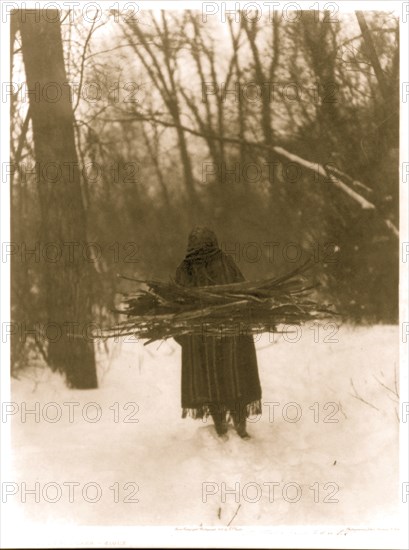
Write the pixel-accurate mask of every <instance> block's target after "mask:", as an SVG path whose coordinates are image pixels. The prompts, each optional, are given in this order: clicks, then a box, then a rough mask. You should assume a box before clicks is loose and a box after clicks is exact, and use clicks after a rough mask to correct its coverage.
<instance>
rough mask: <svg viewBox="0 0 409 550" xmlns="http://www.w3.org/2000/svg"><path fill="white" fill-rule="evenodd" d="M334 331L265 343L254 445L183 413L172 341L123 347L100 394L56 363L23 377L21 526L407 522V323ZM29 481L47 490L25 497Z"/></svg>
mask: <svg viewBox="0 0 409 550" xmlns="http://www.w3.org/2000/svg"><path fill="white" fill-rule="evenodd" d="M330 329H331V327H327V328H326V329H325V328H324V327H323V326H321V327H320V329H319V332H317V330H315V331H313V330H312V329H311V328H309V327H303V330H302V334H301V335H300V338H299V340H298V341H296V342H289V341H285V340H284V338H283V337H282V336H279V337H278V336H275V338H274V340H275V342H274V343H273V342H270V341H269V340H272V335H271V336H270V337H269V336H268V335H263V337H262V338H261V339H259V341H257V343H256V347H257V355H258V360H259V370H260V378H261V383H262V388H263V403H264V404H263V415H262V417H261V419H260V418H254V419H252V420H253V422H251V423H249V428H248V431H249V433H250V434H251V436H252V438H251V439H250V440H249V441H243V440H241V439H240V438H238V436H237V435H236V434H235V432H234V431H233V429H231V430H229V434H228V435H229V439H228V441H225V442H224V441H221V440H220V439H218V438H217V437H216V435H215V432H214V429H213V427H212V424H211V422H210V421H208V422H207V423H206V422H203V421H201V420H196V421H194V420H192V419H185V420H183V419H182V418H181V417H180V415H181V410H180V362H181V361H180V347H179V346H178V345H177V344H176V343H175V342H174V341H173V340H170V341H168V342H165V343H162V344H161V345H159V344H152V345H150V346H146V347H144V346H143V345H141V344H140V343H135V342H134V343H132V342H118V343H113V342H112V343H111V344H110V348H109V355H108V356H107V355H105V356H104V355H103V354H102V352H101V367H100V387H99V389H97V390H93V391H76V390H69V389H67V388H66V387H65V386H64V384H63V382H62V380H61V378H60V377H59V376H57V375H55V374H52V373H50V371H49V370H42V371H40V370H38V369H37V370H33V371H28V372H27V375H26V376H25V377H24V378H22V379H21V380H18V381H17V380H13V382H12V400H13V401H14V402H15V404H16V405H15V407H14V409H13V412H14V413H15V414H13V415H12V416H11V421H12V442H13V463H14V471H13V475H12V476H9V479H10V480H12V482H13V483H14V485H10V486H9V492H10V495H9V496H8V501H7V502H8V504H7V507H8V510H9V512H12V513H13V514H14V515H13V516H12V517H14V521H18V525H19V526H21V525H24V526H25V527H24V528H25V529H28V528H29V525H30V524H32V523H37V524H38V523H42V524H43V523H44V524H48V525H50V524H51V523H52V524H57V525H58V524H70V523H75V524H81V525H195V526H200V525H202V526H226V525H231V526H247V525H249V526H250V525H251V526H255V525H256V526H267V525H275V526H277V525H331V524H333V525H349V526H355V527H359V526H362V527H363V526H365V527H374V528H375V527H376V528H378V529H379V528H380V529H394V528H397V527H398V525H399V494H398V483H399V466H398V464H399V460H398V459H399V445H398V433H399V422H398V417H397V414H398V405H397V403H398V398H397V397H396V387H397V384H398V381H397V377H398V371H399V362H398V352H399V334H398V327H395V326H375V327H370V328H368V327H360V328H352V327H347V326H344V327H341V328H340V329H339V331H338V332H337V333H335V334H333V335H332V336H331V332H332V330H330ZM290 338H294V339H297V338H298V336H297V334H291V335H288V336H287V339H290ZM328 340H329V341H328ZM36 403H38V405H36ZM50 403H54V404H50ZM64 403H66V404H65V405H64ZM74 403H77V405H75V404H74ZM90 403H94V404H93V405H92V404H91V405H90ZM274 403H275V405H274ZM25 404H26V405H25ZM24 406H26V407H27V409H35V407H37V413H38V417H37V418H35V415H34V414H31V415H30V414H28V415H27V416H26V417H25V413H24ZM70 411H71V413H70ZM56 415H57V416H56ZM59 416H61V418H58V417H59ZM99 416H100V418H98V417H99ZM54 419H56V420H57V421H55V422H52V420H54ZM92 420H96V421H92ZM24 483H26V487H24ZM35 483H37V487H36V486H35ZM70 483H71V485H69V484H70ZM47 484H49V485H47ZM74 484H75V485H74ZM87 484H88V485H87ZM25 488H26V489H36V490H37V497H36V495H35V494H30V493H28V494H26V502H22V500H23V497H24V490H25ZM13 493H15V494H13ZM36 498H37V500H39V502H35V499H36ZM53 500H56V502H52V501H53ZM70 500H71V501H72V502H70ZM92 500H95V502H91V501H92ZM16 518H18V520H17V519H16ZM10 521H11V519H10ZM22 521H23V522H24V523H22Z"/></svg>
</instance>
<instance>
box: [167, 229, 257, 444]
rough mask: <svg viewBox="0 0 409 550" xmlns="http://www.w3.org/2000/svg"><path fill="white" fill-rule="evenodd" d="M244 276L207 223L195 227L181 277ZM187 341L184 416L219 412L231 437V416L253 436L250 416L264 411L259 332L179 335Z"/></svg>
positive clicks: (200, 281)
mask: <svg viewBox="0 0 409 550" xmlns="http://www.w3.org/2000/svg"><path fill="white" fill-rule="evenodd" d="M239 281H244V277H243V275H242V274H241V272H240V270H239V268H238V267H237V266H236V264H235V262H234V260H233V258H232V257H231V256H229V255H227V254H225V253H224V252H223V251H222V250H221V249H220V248H219V245H218V241H217V237H216V235H215V233H214V232H213V231H211V230H210V229H208V228H207V227H201V226H198V227H195V228H194V229H193V230H192V231H191V233H190V234H189V238H188V246H187V253H186V257H185V259H184V260H183V261H182V263H181V264H180V265H179V267H178V268H177V270H176V283H177V284H179V285H182V286H186V287H197V286H208V285H223V284H229V283H236V282H239ZM175 340H176V341H177V342H178V343H179V344H180V345H181V346H182V409H183V412H182V417H183V418H186V416H188V415H189V416H191V417H193V418H206V417H208V416H209V415H210V416H211V417H212V418H213V421H214V425H215V429H216V432H217V434H218V435H219V436H221V437H222V438H223V439H226V438H227V435H226V434H227V430H228V418H229V417H230V418H231V419H232V420H233V424H234V427H235V429H236V431H237V433H238V435H239V436H240V437H242V438H243V439H248V438H249V437H250V436H249V434H248V433H247V430H246V419H247V417H248V416H249V415H251V414H261V386H260V380H259V374H258V367H257V358H256V351H255V347H254V342H253V338H252V336H251V335H248V334H234V335H228V336H222V337H220V336H208V335H205V334H203V335H201V336H196V335H194V336H191V335H186V336H179V337H176V338H175Z"/></svg>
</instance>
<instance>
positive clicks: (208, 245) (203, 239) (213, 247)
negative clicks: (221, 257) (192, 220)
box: [186, 225, 220, 259]
mask: <svg viewBox="0 0 409 550" xmlns="http://www.w3.org/2000/svg"><path fill="white" fill-rule="evenodd" d="M217 252H220V249H219V243H218V242H217V237H216V234H215V233H214V232H213V231H212V230H211V229H209V228H207V227H204V226H201V225H198V226H196V227H195V228H194V229H192V231H191V232H190V234H189V238H188V241H187V254H186V257H187V258H189V259H191V258H192V259H193V258H199V257H203V256H212V255H213V254H216V253H217Z"/></svg>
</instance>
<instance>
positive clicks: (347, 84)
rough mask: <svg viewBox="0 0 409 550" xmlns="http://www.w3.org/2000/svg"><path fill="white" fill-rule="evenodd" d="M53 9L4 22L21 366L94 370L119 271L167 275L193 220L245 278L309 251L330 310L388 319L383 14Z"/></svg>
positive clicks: (389, 66)
mask: <svg viewBox="0 0 409 550" xmlns="http://www.w3.org/2000/svg"><path fill="white" fill-rule="evenodd" d="M45 15H46V16H47V17H44V16H45ZM57 15H58V14H57ZM55 16H56V12H55V11H52V10H48V11H47V12H42V15H40V16H38V14H37V16H34V15H32V14H31V15H29V14H25V13H24V12H15V13H14V14H13V16H12V22H11V30H12V32H11V36H12V39H11V52H12V74H11V81H12V82H13V83H14V84H13V88H12V94H11V116H12V127H11V151H12V153H11V157H12V158H11V162H12V165H13V166H14V170H13V173H12V219H11V224H12V227H11V229H12V245H11V261H12V291H11V292H12V294H11V297H12V321H13V323H15V327H14V329H13V331H14V334H13V338H12V363H13V372H14V373H15V374H16V375H18V371H19V369H21V368H24V367H25V366H26V365H27V364H28V363H29V362H30V361H33V358H35V357H37V356H39V357H41V356H42V357H43V359H45V360H46V361H47V363H48V364H49V365H50V366H51V367H52V368H54V369H57V370H59V371H61V372H64V373H65V374H66V376H67V382H68V384H69V385H71V386H74V387H95V386H96V384H97V379H96V374H95V372H96V370H95V358H94V349H93V345H92V343H91V342H90V341H89V338H86V337H85V338H84V337H83V335H84V327H89V326H90V325H91V323H96V324H99V325H101V324H110V323H111V322H112V320H113V317H112V315H111V314H110V313H109V308H110V307H111V306H112V305H113V303H114V296H115V293H116V292H118V291H119V290H121V289H124V288H126V285H124V283H120V282H119V281H118V279H117V273H122V274H126V275H130V276H136V277H145V278H148V277H151V278H161V279H166V278H168V277H169V276H173V274H174V272H175V269H176V267H177V265H178V263H179V262H180V261H181V259H182V258H183V256H184V253H185V246H186V239H187V234H188V232H189V230H190V229H191V227H192V226H194V225H196V224H203V223H204V224H206V225H209V226H211V227H212V228H213V229H214V230H215V231H216V233H217V235H218V237H219V240H220V245H221V247H222V248H223V249H224V250H225V251H226V252H229V253H231V254H232V255H233V257H234V258H235V260H236V262H237V263H238V265H239V266H240V268H241V270H242V271H243V273H244V275H245V277H246V278H248V279H259V278H263V277H267V276H272V275H274V274H277V275H280V274H283V273H285V272H288V271H290V270H291V269H293V268H294V267H296V266H297V265H299V264H301V263H302V262H303V261H305V260H306V259H307V258H308V257H309V256H310V255H311V254H313V257H314V259H315V263H314V268H313V272H312V275H311V276H312V279H314V280H315V281H318V282H320V284H321V287H320V293H321V299H322V300H327V301H328V302H331V303H333V304H335V305H336V307H337V309H338V310H339V311H340V312H342V314H343V319H347V320H349V321H350V322H356V323H395V322H397V319H398V271H399V269H398V253H399V252H398V249H399V241H398V236H397V229H396V228H397V227H398V226H399V220H398V207H399V191H398V186H399V179H398V160H399V154H398V147H399V21H398V19H397V17H396V15H395V14H393V13H386V12H385V13H383V12H365V13H364V14H363V13H360V12H357V13H352V12H351V13H348V14H342V13H337V14H331V13H329V12H316V11H309V12H307V11H304V12H300V13H298V14H295V13H293V14H291V12H289V14H288V16H287V17H285V16H283V14H282V12H281V11H279V12H277V13H276V14H275V15H274V16H272V15H271V16H269V15H268V14H257V13H255V12H253V13H251V14H250V13H248V14H246V16H244V14H243V13H242V14H239V13H238V14H237V20H236V21H235V20H233V19H227V20H226V21H225V22H221V19H220V14H218V15H215V16H209V17H208V18H207V20H204V18H203V17H202V14H201V13H200V12H194V11H192V12H190V11H184V12H181V11H177V12H176V11H166V12H159V11H157V12H141V13H138V14H137V15H135V14H132V13H131V12H130V11H129V12H126V13H114V12H111V13H108V12H107V13H100V14H97V17H95V20H92V19H91V13H90V12H89V13H88V14H87V17H86V18H84V16H83V14H81V13H76V12H74V13H72V12H71V13H61V14H60V17H59V18H58V17H55ZM289 19H293V20H289ZM239 20H240V21H239ZM67 82H68V83H70V87H69V86H67ZM50 83H53V85H55V87H54V88H53V87H52V86H50ZM36 86H37V88H36ZM70 88H71V93H70ZM29 90H30V91H31V92H32V93H31V94H29V93H28V91H29ZM56 90H59V91H60V93H59V95H58V91H57V92H56ZM33 91H34V93H33ZM35 163H37V164H36V165H35ZM67 243H74V244H67ZM86 243H94V244H93V245H86ZM30 251H31V252H30ZM53 324H54V325H55V326H54V325H53ZM47 325H48V326H49V327H51V328H50V330H49V331H48V332H47V335H46V337H44V333H43V335H42V336H41V335H40V334H41V329H40V328H39V327H40V326H43V327H44V326H47ZM53 327H54V328H53ZM55 327H59V328H57V329H56V328H55ZM64 327H65V328H64ZM67 327H68V329H67ZM30 331H32V332H30ZM74 333H75V335H76V336H75V337H73V334H74ZM85 333H86V329H85ZM81 335H82V336H81Z"/></svg>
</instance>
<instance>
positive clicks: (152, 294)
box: [103, 261, 336, 343]
mask: <svg viewBox="0 0 409 550" xmlns="http://www.w3.org/2000/svg"><path fill="white" fill-rule="evenodd" d="M311 263H312V262H311V261H309V262H307V263H306V264H304V265H303V266H301V267H299V268H297V269H295V270H294V271H292V272H290V273H288V274H286V275H284V276H282V277H276V278H269V279H264V280H261V281H255V282H252V281H251V282H250V281H243V282H238V283H232V284H224V285H212V286H201V287H185V286H181V285H178V284H176V283H175V282H173V281H170V282H161V281H154V280H139V279H131V278H129V277H123V278H124V279H127V280H130V281H133V282H134V283H136V284H137V285H138V289H137V291H136V292H134V293H130V294H123V295H122V296H123V298H122V304H121V305H122V307H121V309H116V310H115V311H116V312H117V313H121V314H123V315H126V316H127V319H126V320H125V321H122V322H119V323H117V324H116V325H115V326H112V327H110V328H109V329H105V330H104V331H103V336H104V337H106V338H111V337H115V336H126V335H134V336H137V337H138V338H140V339H146V340H147V342H146V343H150V342H153V341H155V340H163V339H167V338H175V337H176V338H178V337H182V336H218V337H220V336H238V335H239V334H255V333H260V332H282V331H283V327H282V325H284V326H285V325H287V327H288V325H300V324H302V323H304V322H306V321H312V320H317V319H323V318H328V317H332V316H334V315H336V313H335V312H333V311H331V310H330V309H329V308H328V306H327V305H319V304H318V303H316V302H315V301H314V300H312V299H311V298H310V297H309V295H310V294H311V291H312V289H314V288H315V286H311V285H308V284H307V282H306V278H305V276H304V273H305V271H307V269H309V268H310V267H311ZM280 325H281V328H279V326H280ZM284 330H286V329H285V327H284Z"/></svg>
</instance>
